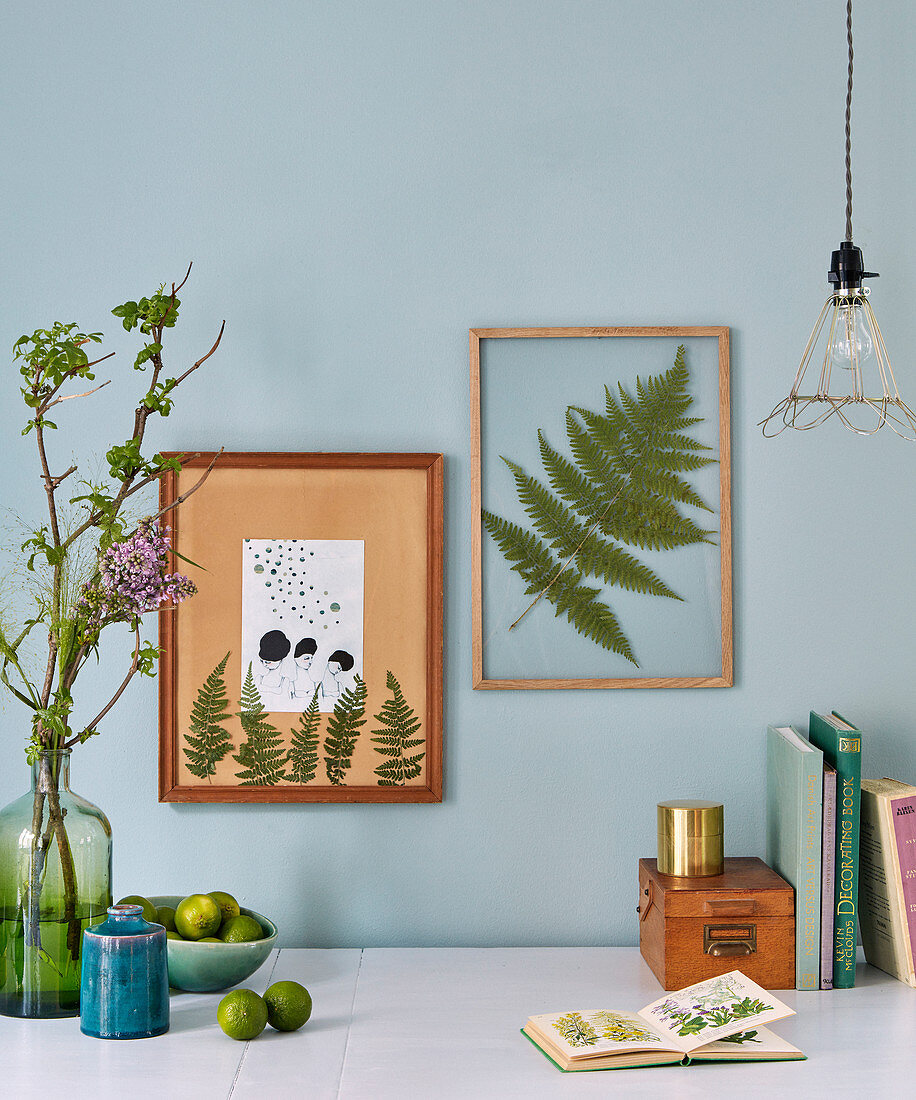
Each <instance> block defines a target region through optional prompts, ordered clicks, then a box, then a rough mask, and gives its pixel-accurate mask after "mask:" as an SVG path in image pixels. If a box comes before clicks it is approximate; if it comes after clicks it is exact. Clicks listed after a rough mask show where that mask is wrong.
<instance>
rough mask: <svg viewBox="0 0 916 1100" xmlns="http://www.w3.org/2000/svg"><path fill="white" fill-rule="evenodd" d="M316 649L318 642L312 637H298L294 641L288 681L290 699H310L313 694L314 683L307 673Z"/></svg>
mask: <svg viewBox="0 0 916 1100" xmlns="http://www.w3.org/2000/svg"><path fill="white" fill-rule="evenodd" d="M317 649H318V643H317V642H316V641H315V639H314V638H300V640H299V641H298V642H297V643H296V648H295V650H294V651H293V661H294V664H293V674H292V678H291V679H290V681H289V695H290V698H291V699H304V700H311V698H312V696H313V695H314V694H315V683H314V681H313V680H312V677H311V676H310V675H309V669H310V668H311V667H312V660H313V658H314V656H315V653H316V651H317ZM303 705H304V704H303Z"/></svg>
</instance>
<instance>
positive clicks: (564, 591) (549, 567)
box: [483, 512, 636, 665]
mask: <svg viewBox="0 0 916 1100" xmlns="http://www.w3.org/2000/svg"><path fill="white" fill-rule="evenodd" d="M483 523H484V526H485V527H486V529H487V530H488V531H489V532H490V534H491V535H492V536H493V538H494V539H495V540H496V545H497V546H498V547H499V549H500V551H501V552H502V554H503V557H505V558H506V559H507V560H508V561H509V562H514V563H515V564H513V565H512V566H511V568H512V569H513V570H515V572H516V573H518V574H519V576H520V577H521V578H522V579H523V580H524V581H525V595H526V596H536V595H538V594H539V593H541V592H544V595H545V598H546V599H549V600H550V601H551V603H553V604H554V606H555V608H556V613H557V615H562V614H564V613H565V615H566V618H567V619H568V620H569V622H570V623H572V625H573V626H574V627H575V628H576V630H578V632H579V633H580V634H582V635H584V636H585V637H586V638H591V639H592V641H593V642H596V643H597V644H598V645H600V646H601V647H602V648H604V649H610V650H612V651H613V652H614V653H619V654H620V655H621V656H623V657H626V659H627V660H628V661H632V662H633V664H634V665H635V664H636V658H635V657H634V656H633V650H632V648H631V646H630V643H629V642H628V641H627V638H626V635H625V634H624V633H623V630H621V628H620V623H619V622H618V621H617V616H616V615H615V614H614V612H613V611H612V610H611V609H610V608H609V607H608V606H607V604H604V603H601V602H600V601H599V600H596V599H595V597H596V596H597V595H598V591H599V590H598V589H597V588H587V587H586V586H585V585H583V584H581V583H580V582H581V580H582V575H581V574H580V573H579V572H577V571H576V570H574V569H572V568H568V569H565V570H563V572H560V569H561V566H562V564H563V563H562V562H560V561H559V560H558V559H557V558H555V557H554V556H553V555H552V554H551V552H550V551H549V550H548V548H547V547H546V546H545V545H544V543H543V542H541V540H540V539H539V538H538V537H537V536H536V535H533V534H532V533H531V532H530V531H526V530H525V529H524V528H522V527H519V526H518V524H515V523H509V521H508V520H504V519H500V518H499V516H494V515H493V513H492V512H484V513H483Z"/></svg>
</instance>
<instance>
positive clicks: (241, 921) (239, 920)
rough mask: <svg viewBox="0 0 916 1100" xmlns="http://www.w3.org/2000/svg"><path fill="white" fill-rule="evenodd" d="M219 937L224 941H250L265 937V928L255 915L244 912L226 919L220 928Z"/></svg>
mask: <svg viewBox="0 0 916 1100" xmlns="http://www.w3.org/2000/svg"><path fill="white" fill-rule="evenodd" d="M219 938H220V939H221V940H222V941H223V943H248V942H249V941H250V940H260V939H263V938H264V929H263V928H262V927H261V925H260V923H259V922H258V921H256V920H255V919H254V917H249V916H247V915H246V914H244V913H243V914H242V915H241V916H238V917H230V918H229V920H227V921H226V923H225V924H224V925H223V926H222V928H221V929H220V930H219Z"/></svg>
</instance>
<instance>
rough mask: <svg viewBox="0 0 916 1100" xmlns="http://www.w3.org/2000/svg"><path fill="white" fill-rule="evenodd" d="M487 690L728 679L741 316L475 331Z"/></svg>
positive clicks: (474, 492) (478, 668)
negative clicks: (735, 340)
mask: <svg viewBox="0 0 916 1100" xmlns="http://www.w3.org/2000/svg"><path fill="white" fill-rule="evenodd" d="M470 357H471V496H472V505H471V507H472V517H473V520H472V524H471V530H472V559H473V560H472V568H473V584H472V614H473V682H474V687H475V688H637V687H642V688H664V687H675V688H679V687H680V688H682V687H730V686H731V685H732V683H733V664H732V577H731V512H730V497H731V470H730V450H729V358H728V328H726V327H724V326H660V327H640V328H633V327H630V328H618V327H615V328H601V327H589V328H520V329H472V330H471V332H470Z"/></svg>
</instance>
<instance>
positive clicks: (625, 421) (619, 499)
mask: <svg viewBox="0 0 916 1100" xmlns="http://www.w3.org/2000/svg"><path fill="white" fill-rule="evenodd" d="M689 381H690V379H689V373H688V369H687V361H686V350H685V348H684V346H683V345H681V346H680V347H679V348H678V349H677V354H676V357H675V361H674V366H673V367H672V368H671V369H670V370H668V371H666V372H665V373H663V374H659V375H656V376H651V377H649V378H647V379H646V380H645V381H642V380H641V379H639V378H637V380H636V387H635V389H636V392H635V394H633V393H630V392H628V391H627V389H625V388H624V386H623V385H622V384H620V383H618V384H617V386H616V389H615V390H612V389H611V388H610V387H608V386H605V390H604V408H603V410H602V411H600V412H596V411H594V410H593V409H588V408H583V407H579V406H570V407H568V408H567V410H566V434H567V443H568V446H569V451H570V454H569V456H567V455H566V454H564V453H563V452H562V451H561V450H558V449H556V448H555V447H554V446H552V445H551V443H550V441H549V440H548V438H547V435H546V433H545V432H544V431H543V430H539V431H538V443H539V450H540V457H541V463H542V465H543V468H544V480H541V479H540V478H539V477H536V476H533V475H532V474H531V473H529V471H527V470H526V469H524V468H523V467H522V466H521V465H520V464H519V463H517V462H515V461H513V460H512V459H511V458H508V457H505V456H502V458H503V461H504V462H505V464H506V466H507V468H508V470H509V472H510V473H511V475H512V477H513V479H514V481H515V492H516V494H517V497H518V501H519V503H520V504H521V506H522V508H523V509H524V511H525V513H526V515H527V516H528V519H529V520H530V522H531V527H530V528H525V527H522V526H520V525H519V524H517V523H512V522H510V521H509V520H507V519H504V518H502V517H500V516H498V515H495V514H494V513H492V512H490V511H487V510H486V509H484V510H483V512H482V520H483V525H484V527H485V528H486V530H487V531H488V533H489V534H490V536H491V537H492V539H493V540H494V541H495V543H496V545H497V546H498V548H499V551H500V553H501V554H502V555H503V557H504V558H505V559H506V561H507V562H508V564H509V568H510V569H511V570H512V571H514V572H515V573H517V574H518V575H519V576H520V577H521V579H522V582H523V584H524V595H525V597H529V598H530V602H529V603H528V605H527V608H524V610H522V614H521V615H520V616H519V617H518V619H516V620H515V622H513V623H512V624H511V625H510V624H508V623H507V624H506V627H507V628H508V629H510V630H511V629H516V628H517V627H519V626H520V624H521V622H522V620H523V619H524V618H525V616H526V615H527V613H528V611H530V610H531V609H532V608H533V607H534V606H535V604H537V603H538V602H539V601H540V600H541V599H546V600H547V601H548V602H549V603H551V604H552V605H553V606H554V608H555V610H556V615H557V616H560V615H564V616H565V617H566V619H567V620H568V622H569V623H570V624H571V626H572V627H573V629H574V630H576V631H577V632H578V633H579V634H581V635H582V636H583V637H585V638H588V639H590V640H591V641H593V642H594V643H595V644H596V645H598V646H600V647H601V648H603V649H605V650H609V651H611V652H613V653H617V654H619V655H620V656H622V657H624V658H625V659H626V660H627V661H629V662H630V663H632V664H633V665H635V666H637V667H638V666H639V660H638V657H637V652H638V634H634V631H638V626H639V624H638V622H635V621H634V622H630V623H622V622H620V621H619V618H618V615H617V613H616V612H615V611H614V609H613V607H612V604H611V602H608V596H607V595H606V593H607V591H608V590H612V589H614V588H617V589H618V590H625V591H629V592H634V593H641V594H644V595H646V596H650V597H656V598H661V599H667V600H681V599H682V598H683V597H682V596H680V595H679V594H678V593H677V592H676V591H674V589H673V588H672V587H671V586H670V585H669V584H668V583H666V582H665V580H664V579H663V577H662V576H661V575H660V573H658V572H656V570H655V568H654V564H655V562H658V567H659V569H661V568H662V565H663V561H662V559H663V555H664V553H665V552H667V551H673V550H676V549H677V548H680V547H685V546H689V545H691V544H695V543H704V542H705V543H712V542H713V541H714V537H715V535H716V533H717V532H716V530H715V529H714V528H713V527H708V526H703V525H701V524H700V523H698V522H697V521H696V520H695V519H694V518H692V515H691V512H694V511H697V510H699V511H700V512H705V513H710V512H712V509H711V508H710V506H709V505H708V504H707V503H706V502H705V501H704V500H703V499H702V498H701V497H700V495H699V493H698V492H697V491H696V489H695V488H694V487H693V486H692V485H691V484H690V481H689V475H690V474H691V473H692V472H693V471H696V470H699V469H701V468H702V467H704V466H707V465H709V464H710V463H713V462H715V461H716V459H714V458H711V457H710V456H709V455H708V454H706V453H705V452H707V451H709V450H711V448H710V447H708V446H707V445H706V444H704V443H701V442H699V440H697V439H695V438H694V437H693V435H691V434H690V432H691V430H692V429H693V428H694V427H696V426H697V425H698V424H700V423H702V418H701V417H696V416H690V415H688V413H689V409H690V406H691V404H692V401H693V398H692V397H691V394H690V392H689V390H688V385H689ZM645 553H648V554H649V555H650V560H651V561H652V563H653V564H651V565H650V564H649V563H648V562H647V561H646V560H642V559H641V558H640V556H638V555H640V554H645ZM522 606H523V607H524V605H522Z"/></svg>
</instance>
